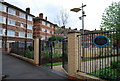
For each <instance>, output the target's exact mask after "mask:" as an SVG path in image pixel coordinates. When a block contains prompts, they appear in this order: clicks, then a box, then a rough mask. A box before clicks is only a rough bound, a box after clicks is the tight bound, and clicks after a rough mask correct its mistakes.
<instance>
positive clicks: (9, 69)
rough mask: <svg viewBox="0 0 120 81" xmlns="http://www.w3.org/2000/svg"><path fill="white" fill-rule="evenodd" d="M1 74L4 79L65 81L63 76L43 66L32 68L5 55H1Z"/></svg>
mask: <svg viewBox="0 0 120 81" xmlns="http://www.w3.org/2000/svg"><path fill="white" fill-rule="evenodd" d="M3 74H4V75H8V77H7V78H6V79H65V81H66V80H68V79H67V77H66V76H65V75H64V74H61V73H59V72H57V71H54V70H51V69H48V68H46V67H44V66H33V65H31V64H29V63H27V62H25V61H22V60H20V59H18V58H15V57H13V56H9V55H7V54H4V55H3Z"/></svg>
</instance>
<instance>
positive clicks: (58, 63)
mask: <svg viewBox="0 0 120 81" xmlns="http://www.w3.org/2000/svg"><path fill="white" fill-rule="evenodd" d="M45 65H46V66H50V65H51V63H48V64H45ZM52 65H53V66H57V65H62V62H55V63H52Z"/></svg>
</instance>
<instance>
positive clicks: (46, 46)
mask: <svg viewBox="0 0 120 81" xmlns="http://www.w3.org/2000/svg"><path fill="white" fill-rule="evenodd" d="M39 44H40V45H39V47H40V49H39V53H40V54H39V56H40V57H39V61H40V62H39V63H40V65H44V66H47V67H49V68H51V69H52V68H53V65H54V64H55V63H56V64H57V63H61V62H62V42H60V41H45V40H40V43H39Z"/></svg>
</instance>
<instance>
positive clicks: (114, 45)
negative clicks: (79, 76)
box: [78, 31, 120, 81]
mask: <svg viewBox="0 0 120 81" xmlns="http://www.w3.org/2000/svg"><path fill="white" fill-rule="evenodd" d="M100 35H102V36H106V37H108V40H109V41H108V44H107V45H106V46H103V47H98V46H96V45H94V43H93V40H94V38H95V37H96V36H100ZM78 41H79V44H78V45H79V48H78V50H79V69H78V71H80V72H83V73H87V74H89V75H94V76H97V77H100V78H102V79H106V80H110V81H119V80H120V32H118V31H108V32H98V33H88V34H84V35H80V36H78ZM100 41H101V40H99V41H98V42H100Z"/></svg>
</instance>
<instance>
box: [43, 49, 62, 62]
mask: <svg viewBox="0 0 120 81" xmlns="http://www.w3.org/2000/svg"><path fill="white" fill-rule="evenodd" d="M43 57H44V58H46V59H48V60H50V59H51V53H50V51H43ZM58 57H62V54H60V53H59V51H58V50H54V51H53V53H52V58H58Z"/></svg>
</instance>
